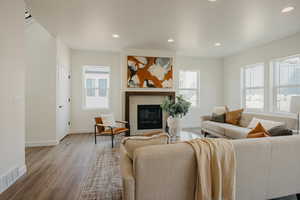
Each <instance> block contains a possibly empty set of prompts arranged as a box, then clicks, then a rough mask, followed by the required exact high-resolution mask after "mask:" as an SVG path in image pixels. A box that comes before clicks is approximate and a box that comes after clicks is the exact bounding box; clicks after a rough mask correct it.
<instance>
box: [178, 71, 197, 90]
mask: <svg viewBox="0 0 300 200" xmlns="http://www.w3.org/2000/svg"><path fill="white" fill-rule="evenodd" d="M197 75H198V72H195V71H179V88H185V89H197V88H198V77H197Z"/></svg>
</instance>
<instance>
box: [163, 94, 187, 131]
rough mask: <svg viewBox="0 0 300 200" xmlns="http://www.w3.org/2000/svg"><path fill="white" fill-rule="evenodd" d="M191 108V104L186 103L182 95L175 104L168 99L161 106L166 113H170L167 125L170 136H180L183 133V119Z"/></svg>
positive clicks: (177, 97)
mask: <svg viewBox="0 0 300 200" xmlns="http://www.w3.org/2000/svg"><path fill="white" fill-rule="evenodd" d="M190 107H191V103H190V102H188V101H186V100H185V99H184V98H183V96H182V95H180V96H176V100H175V102H174V101H173V100H170V99H169V98H166V99H165V100H164V101H163V103H162V104H161V108H162V110H163V111H164V112H166V113H168V115H169V117H168V119H167V124H168V127H169V134H170V135H171V136H172V137H174V136H179V134H180V131H181V119H182V117H184V116H185V115H186V114H187V113H188V111H189V108H190Z"/></svg>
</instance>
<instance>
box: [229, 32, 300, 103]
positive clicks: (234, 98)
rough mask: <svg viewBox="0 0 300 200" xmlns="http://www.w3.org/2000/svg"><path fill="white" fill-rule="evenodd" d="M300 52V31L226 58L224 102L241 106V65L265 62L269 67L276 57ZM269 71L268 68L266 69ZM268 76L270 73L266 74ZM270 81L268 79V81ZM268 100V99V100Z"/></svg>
mask: <svg viewBox="0 0 300 200" xmlns="http://www.w3.org/2000/svg"><path fill="white" fill-rule="evenodd" d="M296 54H300V33H298V34H296V35H293V36H291V37H288V38H285V39H281V40H277V41H274V42H271V43H269V44H266V45H263V46H259V47H256V48H252V49H249V50H247V51H244V52H241V53H239V54H237V55H234V56H229V57H226V58H225V59H224V102H225V104H226V105H228V106H229V107H230V108H240V107H241V93H240V87H241V79H240V78H241V77H240V70H241V67H243V66H246V65H249V64H256V63H261V62H264V63H265V66H266V67H268V66H269V64H270V61H271V60H273V59H275V58H282V57H286V56H291V55H296ZM266 72H268V69H267V70H266ZM265 77H266V78H268V77H269V76H268V74H266V76H265ZM268 82H269V81H268V80H266V83H268ZM266 102H268V99H267V100H266Z"/></svg>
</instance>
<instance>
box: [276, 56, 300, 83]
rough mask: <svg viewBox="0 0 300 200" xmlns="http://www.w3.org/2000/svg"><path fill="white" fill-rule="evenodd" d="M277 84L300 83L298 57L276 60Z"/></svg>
mask: <svg viewBox="0 0 300 200" xmlns="http://www.w3.org/2000/svg"><path fill="white" fill-rule="evenodd" d="M277 66H278V68H279V69H278V70H277V73H278V79H279V80H278V83H279V85H285V86H287V85H300V58H299V57H295V58H289V59H286V60H283V61H280V62H278V64H277Z"/></svg>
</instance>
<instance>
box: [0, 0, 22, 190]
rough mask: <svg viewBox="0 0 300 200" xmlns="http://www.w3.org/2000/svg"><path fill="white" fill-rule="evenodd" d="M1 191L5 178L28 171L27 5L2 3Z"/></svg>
mask: <svg viewBox="0 0 300 200" xmlns="http://www.w3.org/2000/svg"><path fill="white" fill-rule="evenodd" d="M0 27H1V31H0V91H1V93H0V111H1V115H0V192H1V189H4V188H1V176H3V175H7V173H8V172H9V171H10V170H12V169H21V168H23V169H25V153H24V137H25V136H24V135H25V86H24V85H25V55H24V54H25V47H24V46H25V45H24V28H25V27H24V2H23V1H20V0H1V1H0Z"/></svg>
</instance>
